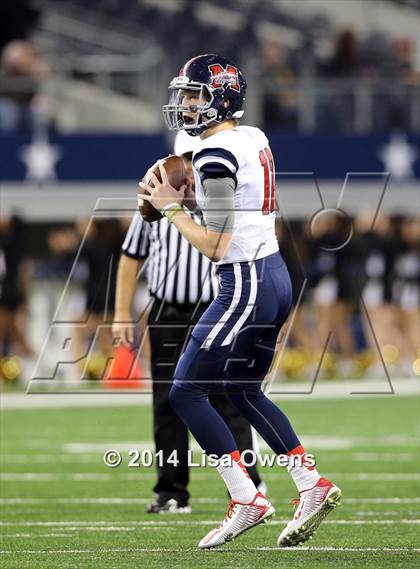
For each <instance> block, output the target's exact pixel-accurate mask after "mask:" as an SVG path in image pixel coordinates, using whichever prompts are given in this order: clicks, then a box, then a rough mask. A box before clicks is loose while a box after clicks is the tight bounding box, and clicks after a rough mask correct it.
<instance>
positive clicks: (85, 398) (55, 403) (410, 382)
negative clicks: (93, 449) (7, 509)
mask: <svg viewBox="0 0 420 569" xmlns="http://www.w3.org/2000/svg"><path fill="white" fill-rule="evenodd" d="M42 385H45V387H46V391H45V393H41V394H39V393H29V394H26V393H3V394H2V397H1V407H2V408H3V409H5V410H7V409H26V408H31V409H43V408H49V407H53V408H58V407H109V406H133V405H134V406H141V405H150V404H151V401H152V398H151V394H150V392H149V391H144V392H141V391H133V392H127V393H125V392H123V393H112V392H109V391H106V392H105V391H103V392H101V393H92V392H91V391H90V392H89V391H86V393H81V394H77V393H71V392H70V393H69V392H67V393H65V392H63V393H48V391H47V388H50V389H51V388H54V389H55V390H59V389H60V388H61V389H63V388H64V389H66V386H65V385H64V384H62V383H60V381H56V380H54V381H52V382H51V381H50V382H44V383H42V381H39V382H38V383H37V386H38V388H39V387H40V386H42ZM311 385H312V381H308V382H296V383H293V384H291V383H283V384H282V383H277V384H275V385H273V388H272V393H271V395H270V397H271V399H273V400H275V401H281V400H282V401H291V400H292V401H293V400H299V401H302V400H310V399H341V398H343V397H357V398H361V397H375V396H378V395H381V394H383V395H386V396H387V397H389V396H391V394H390V387H389V383H388V380H387V379H386V378H385V377H384V378H383V379H367V380H349V381H344V380H341V381H321V380H320V381H318V382H317V383H316V385H315V388H314V390H313V392H312V393H308V392H309V390H310V389H311ZM392 385H393V389H394V392H395V395H419V394H420V380H419V379H418V378H415V377H413V378H407V379H392ZM73 389H74V391H77V390H78V389H83V385H82V386H80V384H78V385H75V386H73ZM356 393H357V395H356ZM352 394H354V395H352Z"/></svg>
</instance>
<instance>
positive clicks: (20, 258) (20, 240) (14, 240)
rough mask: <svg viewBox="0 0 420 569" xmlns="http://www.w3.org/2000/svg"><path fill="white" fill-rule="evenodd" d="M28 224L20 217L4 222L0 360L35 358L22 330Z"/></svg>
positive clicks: (1, 236)
mask: <svg viewBox="0 0 420 569" xmlns="http://www.w3.org/2000/svg"><path fill="white" fill-rule="evenodd" d="M24 253H25V223H24V222H23V220H22V219H21V218H20V217H18V216H17V215H12V216H11V217H9V218H2V219H0V357H3V356H6V355H10V354H19V355H23V356H30V355H32V350H31V348H30V347H29V345H28V342H27V340H26V333H25V331H24V327H22V325H21V323H22V316H23V315H22V311H23V309H24V308H25V305H26V287H25V274H24Z"/></svg>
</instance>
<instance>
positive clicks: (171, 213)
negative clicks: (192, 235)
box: [163, 203, 182, 224]
mask: <svg viewBox="0 0 420 569" xmlns="http://www.w3.org/2000/svg"><path fill="white" fill-rule="evenodd" d="M179 211H182V207H181V206H180V205H179V204H178V203H172V204H169V205H168V206H166V207H165V208H164V209H163V214H164V215H165V216H166V219H167V220H168V223H169V224H171V223H172V220H173V218H174V217H175V216H176V214H177V213H178V212H179Z"/></svg>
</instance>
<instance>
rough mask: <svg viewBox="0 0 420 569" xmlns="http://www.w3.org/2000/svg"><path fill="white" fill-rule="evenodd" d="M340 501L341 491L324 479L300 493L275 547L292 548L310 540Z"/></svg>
mask: <svg viewBox="0 0 420 569" xmlns="http://www.w3.org/2000/svg"><path fill="white" fill-rule="evenodd" d="M340 501H341V490H340V488H338V486H335V485H334V484H332V483H331V482H330V481H329V480H327V479H326V478H320V479H319V480H318V482H317V483H316V484H315V486H314V487H313V488H311V489H310V490H305V491H304V492H301V493H300V496H299V500H297V502H298V507H297V509H296V512H295V515H294V517H293V520H292V521H290V522H289V523H288V524H287V526H286V527H285V528H284V530H283V531H282V532H281V534H280V535H279V538H278V540H277V545H278V546H280V547H292V546H295V545H299V544H300V543H303V542H305V541H307V540H308V539H312V536H313V535H314V533H315V532H316V530H317V529H318V527H319V525H320V524H321V522H322V521H323V520H324V519H325V518H326V517H327V516H328V514H329V513H330V512H331V511H332V510H333V509H334V508H336V507H337V506H338V505H339V504H340Z"/></svg>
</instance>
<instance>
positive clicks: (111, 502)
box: [0, 496, 420, 516]
mask: <svg viewBox="0 0 420 569" xmlns="http://www.w3.org/2000/svg"><path fill="white" fill-rule="evenodd" d="M150 501H151V498H138V497H133V498H115V497H114V498H109V497H97V498H0V504H3V505H14V504H16V505H19V504H21V505H41V504H76V505H78V504H93V505H104V506H127V505H128V506H130V505H143V504H148V503H149V502H150ZM191 502H192V505H193V506H194V505H195V504H225V503H226V498H214V497H197V498H195V497H192V499H191ZM289 502H290V500H286V499H283V500H275V501H274V503H276V504H289ZM345 503H346V505H357V506H359V505H363V504H365V505H367V504H372V505H373V504H378V505H383V504H388V505H392V504H394V505H402V506H404V505H407V504H409V505H412V506H414V505H415V504H420V498H418V497H413V498H392V497H389V496H387V497H383V498H355V497H346V498H345ZM404 513H405V510H404V512H401V511H395V510H389V511H385V512H384V511H382V510H381V511H380V512H378V511H377V512H372V511H358V512H354V514H355V515H360V516H378V515H381V516H383V515H390V516H391V515H392V516H397V515H398V516H399V515H402V514H404ZM408 513H416V512H408Z"/></svg>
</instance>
